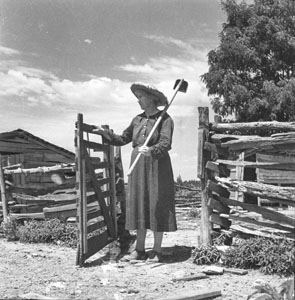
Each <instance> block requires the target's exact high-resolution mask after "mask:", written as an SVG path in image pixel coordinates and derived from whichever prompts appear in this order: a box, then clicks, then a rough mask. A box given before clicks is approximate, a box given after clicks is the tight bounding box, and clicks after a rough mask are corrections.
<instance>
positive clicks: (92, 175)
mask: <svg viewBox="0 0 295 300" xmlns="http://www.w3.org/2000/svg"><path fill="white" fill-rule="evenodd" d="M85 160H86V166H87V170H88V173H89V176H90V178H91V180H92V183H93V188H94V190H95V194H96V195H97V200H98V202H99V205H100V207H101V210H102V214H103V216H104V219H105V222H106V224H107V227H108V230H109V233H110V236H113V237H115V229H114V225H113V222H112V219H111V216H110V211H109V209H108V207H107V206H106V203H105V201H104V197H103V193H102V191H101V189H100V187H99V185H98V184H97V183H96V177H95V173H94V170H93V168H92V165H91V162H90V159H89V156H88V154H87V153H86V157H85Z"/></svg>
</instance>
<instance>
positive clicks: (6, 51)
mask: <svg viewBox="0 0 295 300" xmlns="http://www.w3.org/2000/svg"><path fill="white" fill-rule="evenodd" d="M0 54H4V55H8V56H11V55H16V54H20V52H19V51H18V50H15V49H12V48H7V47H3V46H0Z"/></svg>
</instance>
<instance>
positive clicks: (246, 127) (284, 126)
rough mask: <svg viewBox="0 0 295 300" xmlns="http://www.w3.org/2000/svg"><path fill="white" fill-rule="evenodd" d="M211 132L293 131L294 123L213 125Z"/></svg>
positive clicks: (294, 129)
mask: <svg viewBox="0 0 295 300" xmlns="http://www.w3.org/2000/svg"><path fill="white" fill-rule="evenodd" d="M212 130H213V131H215V132H223V133H225V132H228V131H240V132H241V133H245V132H248V131H251V132H254V131H257V130H258V131H260V132H261V131H267V132H270V131H272V130H279V131H295V122H276V121H272V122H247V123H214V124H212Z"/></svg>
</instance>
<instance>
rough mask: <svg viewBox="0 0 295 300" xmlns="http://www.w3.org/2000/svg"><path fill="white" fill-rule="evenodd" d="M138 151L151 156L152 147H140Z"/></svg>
mask: <svg viewBox="0 0 295 300" xmlns="http://www.w3.org/2000/svg"><path fill="white" fill-rule="evenodd" d="M138 152H139V153H141V154H143V155H145V156H151V148H150V147H147V146H141V147H138Z"/></svg>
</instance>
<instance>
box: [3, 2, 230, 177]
mask: <svg viewBox="0 0 295 300" xmlns="http://www.w3.org/2000/svg"><path fill="white" fill-rule="evenodd" d="M225 21H226V15H225V13H224V12H223V11H222V9H221V5H220V0H84V1H81V0H26V1H23V0H0V132H6V131H12V130H15V129H18V128H21V129H23V130H26V131H28V132H30V133H32V134H34V135H36V136H38V137H40V138H42V139H44V140H46V141H48V142H51V143H53V144H56V145H58V146H60V147H64V148H66V149H68V150H70V151H74V130H75V122H76V120H77V114H78V113H82V114H83V117H84V122H85V123H88V124H99V125H101V124H108V125H109V126H110V128H112V129H113V130H114V132H115V133H118V134H120V133H122V131H123V130H124V129H125V128H127V126H128V125H129V124H130V122H131V120H132V118H133V117H134V116H135V115H137V114H139V113H141V112H142V111H141V110H140V107H139V105H138V103H137V99H136V98H135V96H134V95H133V94H132V92H131V91H130V86H131V84H132V83H134V82H142V83H146V84H150V85H153V86H155V87H157V88H158V89H159V90H160V91H162V92H163V93H164V94H165V95H166V96H167V98H168V100H169V101H170V100H171V98H172V96H173V94H174V92H175V91H174V90H173V86H174V83H175V81H176V80H177V79H182V78H183V79H185V80H186V81H187V82H188V90H187V92H186V93H177V95H176V97H175V99H174V101H173V104H172V105H171V106H170V108H169V110H168V113H169V114H170V116H171V117H172V118H173V120H174V126H175V129H174V135H173V143H172V149H171V150H170V156H171V160H172V166H173V170H174V177H175V179H176V178H177V177H178V176H179V175H180V176H181V178H182V180H196V179H197V156H198V153H197V145H198V141H197V139H198V107H199V106H208V107H210V101H209V97H208V96H207V89H206V87H205V84H204V83H203V82H202V81H201V79H200V76H201V75H202V74H204V73H206V72H207V71H208V64H207V54H208V52H209V51H210V50H213V49H216V48H217V47H218V44H219V36H218V35H219V33H220V32H221V29H222V23H223V22H225ZM210 120H213V112H212V110H211V108H210ZM130 153H131V145H126V146H124V147H122V160H123V165H124V171H125V173H127V170H128V166H129V163H130Z"/></svg>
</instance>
